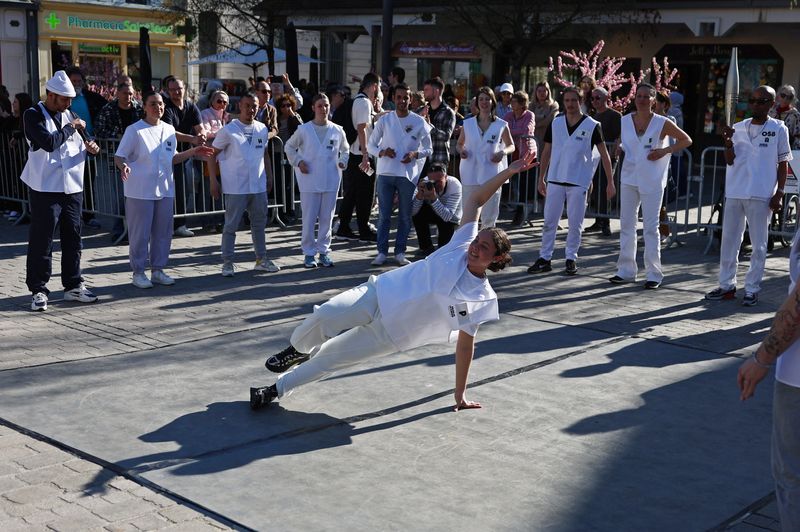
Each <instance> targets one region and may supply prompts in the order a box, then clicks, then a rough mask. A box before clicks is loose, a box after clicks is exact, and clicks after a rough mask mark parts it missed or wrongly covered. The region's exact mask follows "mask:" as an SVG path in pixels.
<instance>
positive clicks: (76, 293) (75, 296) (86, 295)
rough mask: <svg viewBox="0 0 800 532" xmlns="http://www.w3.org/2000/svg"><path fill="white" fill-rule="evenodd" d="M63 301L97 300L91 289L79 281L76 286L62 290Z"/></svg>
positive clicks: (86, 301) (88, 301)
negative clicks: (65, 290)
mask: <svg viewBox="0 0 800 532" xmlns="http://www.w3.org/2000/svg"><path fill="white" fill-rule="evenodd" d="M64 301H77V302H79V303H94V302H95V301H97V296H96V295H94V294H93V293H92V291H91V290H89V289H88V288H86V285H84V284H83V283H81V284H80V285H78V286H77V287H76V288H73V289H72V290H69V291H67V292H64Z"/></svg>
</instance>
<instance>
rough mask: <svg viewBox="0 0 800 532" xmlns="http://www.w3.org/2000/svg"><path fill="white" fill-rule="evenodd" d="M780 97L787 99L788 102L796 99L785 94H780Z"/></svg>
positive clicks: (792, 95) (791, 95)
mask: <svg viewBox="0 0 800 532" xmlns="http://www.w3.org/2000/svg"><path fill="white" fill-rule="evenodd" d="M779 96H780V97H781V98H786V99H787V100H791V99H792V98H794V94H784V93H780V94H779Z"/></svg>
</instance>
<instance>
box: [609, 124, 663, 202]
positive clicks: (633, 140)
mask: <svg viewBox="0 0 800 532" xmlns="http://www.w3.org/2000/svg"><path fill="white" fill-rule="evenodd" d="M666 121H667V117H665V116H661V115H657V114H654V115H653V118H652V119H650V125H648V126H647V130H646V131H645V132H644V135H642V136H641V137H639V136H638V135H637V134H636V127H635V126H634V125H633V114H632V113H631V114H627V115H625V116H623V117H622V134H621V140H622V150H623V151H624V152H625V159H624V162H623V163H622V171H621V172H620V181H621V183H622V184H623V185H631V186H635V187H638V188H639V192H640V193H642V194H656V193H660V192H663V191H664V187H665V186H666V185H667V172H668V170H669V161H670V157H669V155H665V156H664V157H662V158H660V159H659V160H657V161H650V160H648V159H647V154H648V153H650V152H651V151H652V150H655V149H658V148H666V147H667V146H668V145H669V139H668V138H667V137H664V138H663V139H662V138H661V130H662V129H663V128H664V123H665V122H666Z"/></svg>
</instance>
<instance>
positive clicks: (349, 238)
mask: <svg viewBox="0 0 800 532" xmlns="http://www.w3.org/2000/svg"><path fill="white" fill-rule="evenodd" d="M333 238H334V240H341V241H342V242H352V241H354V240H358V237H357V236H341V235H335V236H334V237H333Z"/></svg>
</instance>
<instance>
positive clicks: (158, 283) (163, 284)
mask: <svg viewBox="0 0 800 532" xmlns="http://www.w3.org/2000/svg"><path fill="white" fill-rule="evenodd" d="M150 282H151V283H153V284H157V285H160V286H172V285H174V284H175V281H172V282H171V283H162V282H160V281H153V280H151V281H150Z"/></svg>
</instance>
